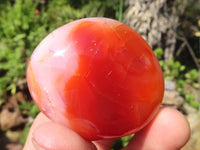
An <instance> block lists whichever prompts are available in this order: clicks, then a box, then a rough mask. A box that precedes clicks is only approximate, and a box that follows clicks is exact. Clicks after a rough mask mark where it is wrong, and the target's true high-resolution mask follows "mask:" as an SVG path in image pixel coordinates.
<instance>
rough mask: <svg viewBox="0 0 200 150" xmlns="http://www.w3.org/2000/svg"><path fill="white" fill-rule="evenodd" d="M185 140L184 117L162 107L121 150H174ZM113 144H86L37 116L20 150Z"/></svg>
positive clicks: (78, 149) (98, 149)
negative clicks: (22, 149)
mask: <svg viewBox="0 0 200 150" xmlns="http://www.w3.org/2000/svg"><path fill="white" fill-rule="evenodd" d="M189 137H190V127H189V124H188V122H187V120H186V119H185V117H184V116H183V115H182V114H181V113H180V112H178V111H177V110H175V109H172V108H169V107H162V108H160V110H159V112H158V114H157V115H156V116H155V118H154V119H153V120H152V121H151V122H150V124H148V125H147V126H146V127H145V128H143V129H142V130H140V131H139V132H137V133H136V134H135V135H134V137H133V138H132V139H131V141H130V142H129V144H128V145H127V147H125V148H123V149H122V150H178V149H180V148H181V147H183V146H184V145H185V143H186V142H187V141H188V139H189ZM114 141H115V139H109V140H100V141H93V142H90V141H86V140H84V139H83V138H82V137H81V136H79V135H78V134H77V133H75V132H74V131H72V130H70V129H69V128H67V127H64V126H62V125H59V124H56V123H53V122H52V121H50V120H49V119H48V118H47V117H46V116H45V115H43V114H42V113H40V114H39V115H38V116H37V118H36V119H35V121H34V123H33V125H32V127H31V130H30V133H29V136H28V139H27V141H26V144H25V146H24V150H41V149H42V150H43V149H44V150H109V149H110V147H111V146H112V145H113V143H114Z"/></svg>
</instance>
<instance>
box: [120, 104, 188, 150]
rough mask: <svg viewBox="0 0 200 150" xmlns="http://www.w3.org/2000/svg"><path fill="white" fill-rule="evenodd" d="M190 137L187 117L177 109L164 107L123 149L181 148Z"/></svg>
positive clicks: (156, 149) (168, 149)
mask: <svg viewBox="0 0 200 150" xmlns="http://www.w3.org/2000/svg"><path fill="white" fill-rule="evenodd" d="M189 137H190V127H189V124H188V121H187V120H186V118H185V117H184V116H183V115H182V114H181V113H180V112H179V111H177V110H175V109H173V108H169V107H163V108H161V109H160V111H159V112H158V114H157V116H156V117H155V118H154V119H153V120H152V121H151V123H150V124H149V125H147V126H146V127H145V128H144V129H142V130H141V131H139V132H138V133H136V134H135V136H134V137H133V139H132V140H131V141H130V143H129V144H128V146H127V147H126V148H124V149H123V150H179V149H180V148H181V147H183V146H184V145H185V144H186V143H187V141H188V140H189Z"/></svg>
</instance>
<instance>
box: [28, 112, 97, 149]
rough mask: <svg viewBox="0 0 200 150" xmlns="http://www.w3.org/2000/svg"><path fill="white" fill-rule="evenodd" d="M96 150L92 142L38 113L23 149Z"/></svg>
mask: <svg viewBox="0 0 200 150" xmlns="http://www.w3.org/2000/svg"><path fill="white" fill-rule="evenodd" d="M41 148H43V149H45V150H80V149H87V150H96V147H95V145H94V144H93V143H91V142H88V141H86V140H84V139H83V138H82V137H81V136H79V135H78V134H76V133H75V132H74V131H72V130H70V129H69V128H66V127H64V126H61V125H58V124H56V123H53V122H52V121H50V120H49V119H48V118H46V117H45V116H44V115H43V114H39V115H38V117H37V118H36V119H35V121H34V124H33V125H32V127H31V130H30V133H29V136H28V139H27V142H26V144H25V146H24V150H39V149H41Z"/></svg>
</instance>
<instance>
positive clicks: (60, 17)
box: [0, 0, 200, 150]
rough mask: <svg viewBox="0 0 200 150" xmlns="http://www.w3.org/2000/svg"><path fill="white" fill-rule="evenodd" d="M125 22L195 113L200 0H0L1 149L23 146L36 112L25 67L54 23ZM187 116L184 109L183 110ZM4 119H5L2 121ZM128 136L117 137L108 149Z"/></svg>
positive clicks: (118, 145)
mask: <svg viewBox="0 0 200 150" xmlns="http://www.w3.org/2000/svg"><path fill="white" fill-rule="evenodd" d="M98 16H103V17H108V18H113V19H116V20H119V21H121V22H124V23H126V24H127V25H129V26H130V27H132V28H133V29H134V30H136V31H137V32H138V33H139V34H141V35H142V36H143V37H144V39H145V40H146V41H147V42H148V43H149V44H150V46H151V47H152V48H153V50H154V52H155V54H156V56H157V58H158V60H159V62H160V65H161V67H162V70H163V73H164V77H165V80H166V81H170V82H172V83H174V84H175V88H174V90H175V91H176V92H178V94H179V96H180V97H182V98H183V99H184V101H183V103H182V104H181V106H180V107H177V109H179V110H180V111H182V112H183V113H184V112H185V111H184V110H183V107H182V106H183V105H187V106H190V107H192V108H193V109H195V111H196V112H197V113H198V112H199V106H200V105H199V104H200V96H199V94H198V93H200V92H199V88H200V2H199V0H166V1H162V2H161V1H160V0H149V1H145V0H141V1H139V2H138V1H134V0H112V1H110V0H93V1H92V0H91V1H90V0H0V127H1V129H0V147H1V149H2V150H4V149H10V150H11V149H13V150H14V149H15V150H16V149H22V146H23V144H24V143H25V141H26V137H27V134H28V132H29V128H30V126H31V124H32V122H33V120H34V118H35V116H36V115H37V114H38V113H39V109H38V108H37V106H36V105H35V104H34V103H33V101H32V99H31V97H30V94H29V92H28V88H27V84H26V78H25V73H26V66H27V62H28V60H29V57H30V56H31V54H32V52H33V50H34V48H35V47H36V46H37V45H38V44H39V42H40V41H41V40H42V39H43V38H44V37H45V36H46V35H47V34H49V33H50V32H51V31H53V30H54V29H56V28H57V27H59V26H61V25H64V24H66V23H69V22H71V21H73V20H77V19H80V18H85V17H98ZM185 115H187V112H185ZM6 119H7V120H6ZM131 137H132V135H131V136H128V137H124V138H121V139H119V140H117V141H116V143H115V145H114V146H113V148H112V149H120V148H121V147H123V146H125V145H127V143H128V141H129V139H130V138H131Z"/></svg>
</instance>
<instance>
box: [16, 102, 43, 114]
mask: <svg viewBox="0 0 200 150" xmlns="http://www.w3.org/2000/svg"><path fill="white" fill-rule="evenodd" d="M19 109H20V110H21V113H22V114H23V115H26V116H29V117H31V118H35V117H36V116H37V114H38V113H39V112H40V110H39V108H38V107H37V106H36V105H35V103H33V102H26V101H23V102H22V103H21V104H20V105H19Z"/></svg>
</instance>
